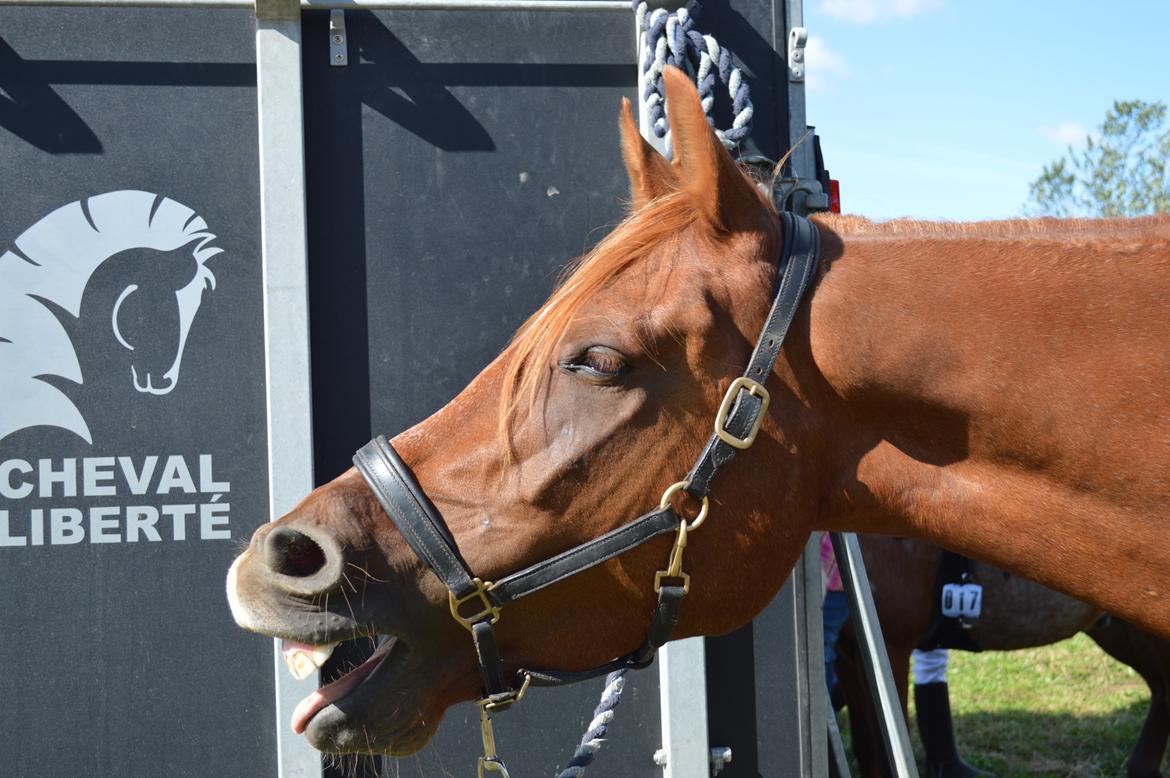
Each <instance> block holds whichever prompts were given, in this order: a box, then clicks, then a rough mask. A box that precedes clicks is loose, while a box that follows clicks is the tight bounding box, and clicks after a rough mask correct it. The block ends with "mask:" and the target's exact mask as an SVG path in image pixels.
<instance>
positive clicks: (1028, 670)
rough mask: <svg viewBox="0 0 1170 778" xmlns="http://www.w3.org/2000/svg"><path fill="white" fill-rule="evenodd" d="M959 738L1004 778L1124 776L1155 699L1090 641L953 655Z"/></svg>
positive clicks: (1080, 638) (975, 758)
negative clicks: (1022, 649)
mask: <svg viewBox="0 0 1170 778" xmlns="http://www.w3.org/2000/svg"><path fill="white" fill-rule="evenodd" d="M948 680H949V681H950V686H951V708H952V711H953V713H954V717H955V735H956V737H957V739H958V741H959V744H960V749H961V750H962V753H963V754H964V756H965V757H966V758H967V759H968V761H971V762H973V763H977V764H978V765H979V766H981V767H983V768H984V769H990V770H992V771H993V772H995V773H996V774H997V775H1000V776H1004V777H1005V778H1007V777H1008V776H1034V775H1043V776H1076V777H1077V778H1081V777H1082V776H1083V777H1085V778H1088V777H1089V776H1115V775H1124V774H1125V770H1124V768H1123V765H1124V763H1125V760H1126V758H1127V757H1128V756H1129V752H1130V750H1131V749H1132V748H1133V745H1134V743H1135V742H1136V741H1137V736H1138V732H1139V730H1140V729H1141V726H1142V721H1144V720H1145V716H1146V705H1147V703H1148V702H1149V690H1148V689H1147V688H1146V684H1145V682H1144V681H1143V680H1142V679H1141V676H1139V675H1138V674H1137V673H1136V672H1134V671H1133V670H1132V669H1130V668H1129V667H1126V666H1125V665H1123V664H1121V663H1120V662H1118V661H1116V660H1114V659H1113V658H1112V657H1110V656H1108V655H1107V654H1106V653H1105V652H1104V651H1102V650H1101V649H1100V648H1098V647H1097V644H1095V643H1094V642H1093V641H1092V640H1090V639H1089V638H1088V637H1086V636H1085V635H1077V636H1076V637H1074V638H1073V639H1071V640H1066V641H1064V642H1062V643H1057V644H1055V645H1051V646H1045V647H1043V648H1034V649H1028V650H1024V651H1010V652H987V653H983V654H968V653H964V652H962V651H953V652H951V666H950V672H949V673H948Z"/></svg>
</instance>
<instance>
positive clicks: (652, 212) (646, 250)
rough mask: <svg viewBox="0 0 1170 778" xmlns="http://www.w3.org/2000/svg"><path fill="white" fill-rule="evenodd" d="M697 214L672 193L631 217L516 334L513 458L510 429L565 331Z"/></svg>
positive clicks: (508, 404) (510, 361)
mask: <svg viewBox="0 0 1170 778" xmlns="http://www.w3.org/2000/svg"><path fill="white" fill-rule="evenodd" d="M696 219H698V214H697V213H696V211H695V209H694V208H693V206H692V205H691V203H690V201H689V200H688V198H687V197H686V195H685V194H684V193H682V192H677V191H676V192H671V193H668V194H666V195H663V196H661V197H658V198H656V199H654V200H651V201H650V202H648V203H646V204H645V205H644V206H642V207H641V208H640V209H638V210H637V211H635V212H634V213H632V214H630V216H629V217H628V218H627V219H625V220H624V221H623V222H622V223H621V224H619V225H618V226H617V228H616V229H614V230H613V232H611V233H610V234H609V235H607V236H606V237H605V238H604V239H602V241H601V242H600V243H598V244H597V245H596V246H595V247H594V248H593V250H592V251H590V252H589V253H587V254H585V255H584V256H583V257H580V258H579V259H577V260H576V261H574V262H572V263H571V264H570V265H569V266H568V267H567V268H566V271H565V273H564V274H563V276H562V278H561V281H560V283H559V284H558V285H557V287H556V289H555V290H554V291H553V293H552V295H551V296H550V297H549V299H548V300H547V301H546V302H545V303H544V305H542V306H541V307H540V308H538V309H537V311H536V312H535V313H533V314H532V315H531V316H530V317H529V318H528V320H527V321H526V322H525V323H524V324H523V325H522V326H521V327H520V329H519V330H517V331H516V335H515V336H514V337H513V339H512V342H511V343H510V344H509V346H508V349H507V350H508V352H510V353H509V354H508V355H507V358H506V363H505V368H504V373H503V384H502V391H501V392H500V404H499V420H498V430H499V438H500V443H501V444H502V446H503V448H504V450H505V451H506V452H511V429H512V425H513V423H514V421H515V420H516V418H517V417H518V415H520V414H521V413H525V412H527V411H528V410H529V409H530V408H531V407H532V405H533V403H534V402H535V400H536V395H537V392H538V390H539V389H540V386H541V384H542V382H543V381H544V380H545V379H546V378H547V377H548V371H547V370H545V369H542V367H541V366H542V365H548V364H549V362H550V360H551V359H552V357H553V352H554V351H555V350H556V348H557V345H558V343H559V342H560V340H561V338H562V337H563V336H564V334H565V331H566V330H567V329H568V328H569V326H570V325H571V324H572V323H573V321H574V320H575V319H576V318H577V315H578V314H579V313H580V312H581V311H582V309H583V308H584V307H585V306H586V305H587V304H588V303H589V301H590V300H592V299H593V298H594V297H595V296H596V295H597V293H598V292H600V291H601V290H603V289H604V288H606V287H607V286H609V285H610V284H611V283H612V282H613V281H614V280H615V279H616V278H618V277H619V276H620V275H621V274H622V273H623V272H624V271H626V270H627V269H629V268H630V267H632V266H633V265H635V264H637V263H639V262H640V261H641V260H643V259H645V258H646V257H648V256H650V255H651V254H654V253H657V252H658V251H659V250H660V249H661V248H662V247H664V246H665V245H667V244H669V243H670V242H671V241H673V240H677V239H678V235H679V234H680V233H681V232H682V231H683V230H685V229H686V228H687V227H689V226H691V225H692V224H694V223H695V221H696Z"/></svg>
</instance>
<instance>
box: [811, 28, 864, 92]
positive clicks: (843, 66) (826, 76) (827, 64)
mask: <svg viewBox="0 0 1170 778" xmlns="http://www.w3.org/2000/svg"><path fill="white" fill-rule="evenodd" d="M804 61H805V66H804V70H805V77H804V83H805V86H806V87H808V90H809V91H810V92H824V91H825V90H826V89H828V88H829V85H830V83H831V82H833V81H839V80H842V79H846V78H851V77H852V76H853V67H852V66H851V65H850V64H849V63H848V62H847V61H846V60H845V58H844V57H842V56H841V55H840V54H838V53H837V52H835V51H833V50H832V49H830V48H829V46H828V44H826V43H825V39H824V38H822V37H821V36H819V35H810V36H808V42H807V43H806V44H805V46H804Z"/></svg>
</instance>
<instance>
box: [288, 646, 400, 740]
mask: <svg viewBox="0 0 1170 778" xmlns="http://www.w3.org/2000/svg"><path fill="white" fill-rule="evenodd" d="M394 642H395V640H394V638H389V639H387V640H386V641H384V642H383V643H382V645H380V646H379V647H378V650H377V651H375V652H374V654H373V656H371V657H370V658H369V659H367V660H366V661H365V662H363V663H362V664H360V665H358V666H357V667H356V668H354V669H353V670H350V671H349V672H348V673H346V674H345V675H343V676H341V677H340V678H338V679H337V680H336V681H334V682H333V683H331V684H328V685H327V686H322V687H321V688H320V689H318V690H317V691H315V692H313V693H312V694H310V695H309V696H308V697H306V698H305V699H303V700H301V701H300V702H299V703H297V707H296V708H295V709H294V710H293V714H292V730H293V732H295V733H296V734H298V735H299V734H301V733H302V732H304V731H305V727H307V726H309V721H311V720H312V718H313V717H314V716H316V715H317V713H318V712H319V711H321V710H322V709H323V708H325V707H326V706H328V705H329V704H331V703H332V702H333V701H334V700H339V699H341V698H342V697H344V696H345V695H347V694H349V693H350V692H351V691H353V689H354V687H356V686H357V685H358V684H360V683H361V682H362V681H364V680H365V679H366V677H367V676H368V675H369V674H370V673H372V672H373V671H374V668H375V667H377V666H378V664H379V663H380V662H381V661H382V660H383V659H385V658H386V654H388V653H389V652H390V649H391V648H393V646H394Z"/></svg>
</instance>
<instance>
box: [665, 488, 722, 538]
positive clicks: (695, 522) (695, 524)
mask: <svg viewBox="0 0 1170 778" xmlns="http://www.w3.org/2000/svg"><path fill="white" fill-rule="evenodd" d="M690 485H691V482H690V481H676V482H674V483H673V484H671V485H670V486H668V487H667V488H666V491H665V492H663V493H662V499H661V500H660V501H659V503H658V507H659V509H662V508H665V507H666V506H668V505H670V498H672V497H674V496H675V495H676V494H678V493H679V492H681V491H683V490H684V489H686V488H687V487H688V486H690ZM710 508H711V506H710V504H709V502H708V500H707V496H706V495H703V507H701V508H699V515H698V516H696V517H695V518H693V519H691V520H690V523H689V524H688V525H687V530H688V531H690V530H693V529H698V528H699V526H700V525H701V524H702V523H703V522H704V521H706V520H707V512H708V511H709V510H710Z"/></svg>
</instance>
